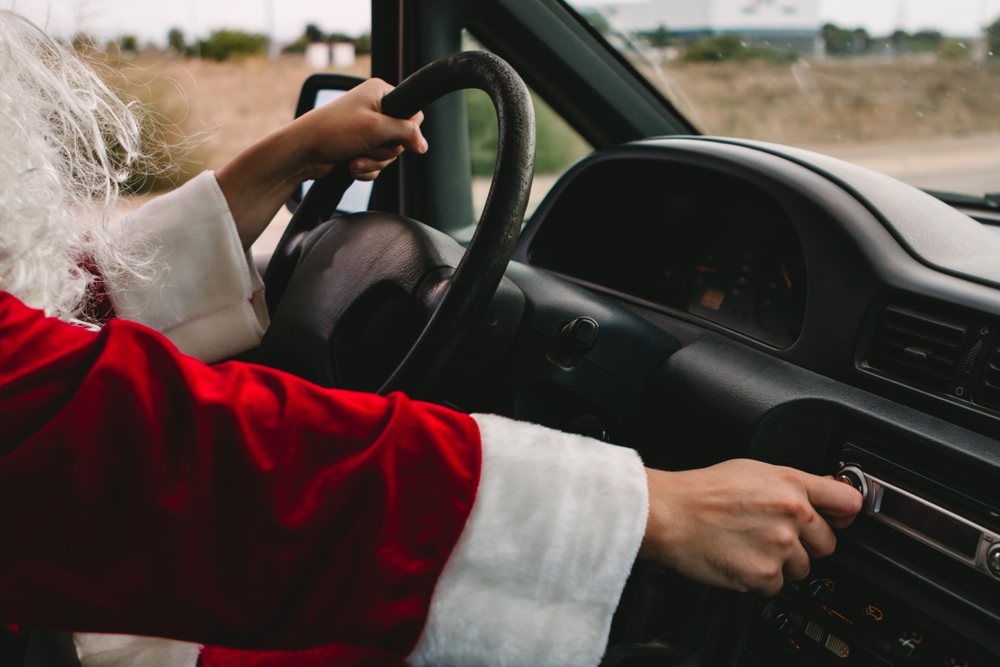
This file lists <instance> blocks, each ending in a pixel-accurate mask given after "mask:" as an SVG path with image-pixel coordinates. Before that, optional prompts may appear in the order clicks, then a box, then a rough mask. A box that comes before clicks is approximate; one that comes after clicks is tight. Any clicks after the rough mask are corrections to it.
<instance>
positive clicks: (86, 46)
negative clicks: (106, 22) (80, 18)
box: [70, 32, 97, 53]
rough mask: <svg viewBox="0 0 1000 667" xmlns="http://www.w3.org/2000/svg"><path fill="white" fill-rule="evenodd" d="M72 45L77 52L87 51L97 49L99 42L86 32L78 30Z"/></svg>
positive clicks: (71, 42)
mask: <svg viewBox="0 0 1000 667" xmlns="http://www.w3.org/2000/svg"><path fill="white" fill-rule="evenodd" d="M70 45H71V46H72V47H73V50H74V51H76V52H77V53H87V52H90V51H96V50H97V42H95V41H94V38H93V37H91V36H90V34H88V33H86V32H78V33H76V34H75V35H73V39H72V40H71V41H70Z"/></svg>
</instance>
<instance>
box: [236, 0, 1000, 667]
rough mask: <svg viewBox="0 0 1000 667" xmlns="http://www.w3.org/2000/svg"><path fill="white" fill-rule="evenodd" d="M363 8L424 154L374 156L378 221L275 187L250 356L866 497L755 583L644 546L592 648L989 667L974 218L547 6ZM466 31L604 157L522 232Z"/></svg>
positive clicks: (994, 290) (992, 425) (990, 516)
mask: <svg viewBox="0 0 1000 667" xmlns="http://www.w3.org/2000/svg"><path fill="white" fill-rule="evenodd" d="M372 17H373V25H372V44H373V59H372V74H373V76H377V77H380V78H383V79H385V80H387V81H389V82H390V83H393V84H399V83H400V82H401V81H403V80H404V79H407V77H409V76H410V75H411V74H413V73H414V72H417V71H418V70H421V68H423V67H424V66H425V65H428V64H429V63H434V65H431V66H430V67H428V68H427V69H426V70H421V72H420V74H419V75H417V76H415V77H413V79H410V80H408V81H407V83H406V84H404V86H401V87H400V89H399V90H398V91H396V92H399V93H400V94H399V95H397V96H396V97H397V98H398V100H393V101H392V102H387V109H395V111H387V112H388V113H394V114H395V115H399V116H400V117H404V116H407V115H408V114H411V113H413V112H414V111H415V110H416V109H419V108H424V109H425V114H426V120H425V122H424V125H423V129H424V133H425V135H426V136H427V138H428V141H429V143H430V145H431V146H433V147H434V150H432V151H429V152H428V153H427V154H426V155H410V154H406V155H404V156H403V157H402V159H401V160H399V161H398V162H397V164H396V165H393V167H391V168H390V169H388V170H386V172H385V173H384V174H383V175H382V176H381V177H380V178H379V179H378V180H377V182H376V184H375V187H374V190H373V192H372V195H371V204H370V211H368V212H363V213H357V214H354V215H342V216H340V217H337V216H338V214H336V213H334V211H335V209H336V208H337V201H339V199H340V195H341V194H342V193H343V191H344V189H345V188H346V187H347V185H349V182H339V183H338V182H335V181H336V178H340V179H341V181H343V179H344V175H343V174H341V175H340V176H339V177H336V178H331V179H329V180H327V181H326V182H324V181H320V182H318V183H317V184H316V185H315V186H314V187H313V188H312V189H311V190H310V195H309V196H307V197H306V199H305V200H303V201H302V202H301V204H297V203H295V202H293V203H291V204H290V206H298V210H297V211H296V214H295V217H293V220H292V223H291V224H290V226H289V230H287V231H286V234H285V237H283V239H282V243H281V244H279V248H278V250H277V251H276V252H275V255H274V256H273V257H272V259H271V264H270V266H268V267H267V275H266V276H265V280H266V282H267V284H268V290H269V292H268V299H269V306H270V307H271V310H272V315H273V321H272V326H271V329H270V330H269V332H268V334H267V336H266V337H265V340H264V343H263V345H262V346H261V348H260V350H258V351H255V352H254V353H253V354H254V355H255V357H254V358H255V359H256V360H258V361H262V362H263V363H269V364H271V365H274V366H277V367H280V368H285V369H287V370H290V371H292V372H295V373H297V374H299V375H302V376H303V377H307V378H310V379H313V380H314V381H316V382H319V383H321V384H325V385H330V386H344V387H349V388H354V389H362V390H369V391H381V392H383V393H386V392H388V391H392V390H397V389H402V390H404V391H407V392H408V393H411V394H413V395H414V396H416V397H419V398H423V399H426V400H432V401H436V402H439V403H442V404H445V405H449V406H451V407H454V408H456V409H459V410H463V411H468V412H473V411H476V412H493V413H498V414H504V415H507V416H510V417H513V418H516V419H522V420H527V421H532V422H536V423H539V424H543V425H546V426H550V427H553V428H557V429H562V430H565V431H570V432H576V433H581V434H584V435H588V436H591V437H594V438H598V439H601V440H605V441H608V442H611V443H614V444H617V445H622V446H626V447H631V448H634V449H636V450H637V451H638V452H639V453H640V454H641V456H642V458H643V460H644V462H645V463H646V465H648V466H652V467H659V468H663V469H672V470H677V469H686V468H693V467H700V466H708V465H712V464H714V463H718V462H721V461H724V460H726V459H731V458H737V457H750V458H755V459H759V460H762V461H766V462H769V463H773V464H778V465H785V466H792V467H795V468H799V469H802V470H805V471H808V472H811V473H815V474H821V475H833V476H836V477H837V478H838V479H839V480H840V481H843V482H845V483H849V484H851V485H852V486H854V487H855V488H857V489H858V490H859V491H861V492H862V493H863V494H864V497H865V504H864V509H863V510H862V513H861V515H859V517H858V519H857V520H856V521H855V523H854V524H853V525H852V526H851V527H850V528H849V529H846V530H844V531H841V532H840V534H839V535H838V548H837V551H836V553H835V554H834V555H833V556H831V557H828V558H825V559H820V560H817V561H815V562H814V563H813V568H812V571H811V573H810V575H809V577H808V578H807V579H806V580H804V581H801V582H787V583H786V585H785V587H784V589H783V590H782V592H781V594H780V595H778V596H777V597H774V598H772V599H764V598H758V597H755V596H752V595H749V594H737V593H733V592H729V591H721V590H715V589H710V588H707V587H704V586H701V585H698V584H695V583H694V582H691V581H687V580H684V579H683V578H682V577H680V576H678V575H676V574H675V573H672V572H669V571H667V570H664V569H661V568H658V567H656V566H653V565H650V564H648V563H643V562H642V561H639V562H637V564H636V566H635V568H634V570H633V572H632V575H631V577H630V579H629V582H628V584H627V586H626V589H625V592H624V594H623V597H622V600H621V603H620V605H619V608H618V611H617V612H616V615H615V619H614V622H613V625H612V631H611V638H610V642H609V646H608V650H607V653H606V655H605V657H604V661H603V663H602V664H604V665H608V666H610V665H622V666H626V665H628V666H631V665H720V666H721V665H734V666H735V665H741V666H747V667H749V666H757V665H786V664H787V665H809V666H818V665H859V666H861V665H864V666H865V667H870V666H876V665H879V666H881V665H911V664H914V665H916V664H920V665H935V666H941V667H945V666H947V667H962V666H964V665H996V664H1000V603H998V599H1000V514H998V510H1000V440H998V438H1000V260H998V258H1000V235H998V230H997V229H996V228H995V227H994V225H996V220H994V219H993V217H995V216H992V215H991V214H990V213H989V211H988V209H987V208H986V207H982V208H976V204H975V202H972V201H971V200H969V201H955V200H952V201H948V202H946V201H942V199H941V198H937V197H935V196H932V195H931V194H928V193H926V192H923V191H920V190H917V189H915V188H913V187H910V186H908V185H904V184H902V183H900V182H898V181H896V180H894V179H892V178H890V177H888V176H883V175H881V174H877V173H875V172H872V171H869V170H866V169H863V168H861V167H856V166H853V165H851V164H848V163H845V162H841V161H839V160H835V159H833V158H828V157H825V156H822V155H818V154H815V153H811V152H808V151H804V150H801V149H798V148H792V147H787V146H781V145H776V144H768V143H763V142H755V141H748V140H741V139H731V138H723V137H709V136H700V135H698V133H697V131H696V130H695V129H694V127H693V126H692V125H691V124H690V123H689V122H687V121H686V120H685V119H684V118H683V117H682V116H681V115H680V113H679V112H678V111H677V110H676V109H675V108H674V107H673V106H672V105H671V104H670V102H669V101H667V99H665V98H664V97H663V96H662V95H661V94H660V93H659V92H658V91H657V90H656V89H655V88H653V87H652V86H651V85H650V84H649V83H648V82H647V81H646V80H645V79H644V78H643V77H642V76H641V75H639V74H638V73H637V71H636V70H635V69H634V68H633V66H632V65H630V63H629V62H628V61H627V60H626V59H624V58H623V57H621V56H620V55H619V54H618V53H617V52H616V51H615V50H614V49H612V48H610V47H609V45H608V44H607V42H605V40H604V38H603V37H602V36H601V35H600V34H599V33H598V32H597V31H595V30H594V29H593V28H592V27H591V26H590V25H589V24H588V23H587V21H586V20H584V19H583V18H581V16H580V15H579V14H578V13H577V12H576V11H575V10H574V9H572V8H571V7H569V6H567V5H566V4H564V3H563V2H560V0H476V1H475V2H469V1H468V0H407V1H405V2H398V1H389V0H373V2H372ZM463 31H468V33H470V34H471V35H473V36H474V37H475V39H476V40H478V41H479V42H480V43H481V44H482V45H484V46H485V48H486V49H487V50H488V51H489V53H490V54H495V55H497V56H499V57H500V58H502V59H503V61H505V62H506V63H509V65H510V67H512V68H513V70H514V71H516V75H517V76H519V77H520V79H522V80H523V81H524V82H525V83H526V84H527V85H528V86H530V87H531V89H532V90H533V91H535V92H536V93H537V94H538V95H539V96H541V97H542V98H544V100H545V101H546V102H547V103H548V104H550V105H551V106H552V108H553V109H555V110H556V111H557V112H558V113H559V114H560V115H561V116H562V117H563V118H564V119H565V120H566V121H567V122H568V123H569V124H570V125H572V127H573V128H575V129H576V131H578V132H579V133H580V134H581V135H582V136H583V137H584V138H585V139H586V140H587V141H588V142H589V143H590V144H591V145H592V146H593V147H594V148H595V151H594V152H593V153H592V154H591V155H590V156H588V157H586V158H584V159H583V160H581V161H580V162H578V163H577V164H576V165H575V166H574V167H572V168H571V169H570V170H569V171H568V172H567V173H565V174H564V175H563V176H562V178H560V179H559V181H558V182H557V183H556V185H555V186H554V187H553V188H552V190H551V191H550V192H549V193H548V195H547V196H546V197H545V199H544V201H543V202H542V203H541V205H540V206H539V207H538V208H537V210H536V211H535V212H534V214H533V215H531V217H530V219H529V220H527V222H526V223H525V224H524V225H523V229H522V228H521V227H522V225H521V219H520V216H519V215H518V213H519V211H520V214H521V215H523V211H524V200H525V199H526V187H527V186H526V184H525V180H526V178H525V176H526V172H527V174H530V169H531V163H530V161H529V156H528V155H526V153H527V152H530V147H529V146H528V144H529V143H530V142H529V141H528V139H529V138H528V137H527V134H528V131H527V130H526V129H525V127H524V124H525V122H526V119H528V116H529V115H530V114H529V113H528V112H527V111H525V110H523V109H522V110H518V105H519V102H518V99H517V98H518V95H519V94H520V93H518V86H517V84H516V83H514V82H511V81H509V80H507V79H508V78H509V72H507V71H506V70H502V68H501V69H500V70H497V69H493V68H495V67H497V65H496V63H495V62H494V61H495V60H496V59H492V56H490V55H489V54H485V53H483V52H475V53H472V52H467V53H466V54H462V49H463V42H462V34H463ZM453 54H459V55H458V56H454V55H453ZM473 56H475V57H473ZM440 59H444V60H440ZM435 61H438V62H435ZM501 65H502V63H501ZM428 72H429V73H428ZM505 72H506V73H505ZM515 78H516V77H515ZM417 79H419V81H416V80H417ZM411 84H412V85H411ZM311 85H312V86H313V89H309V90H308V91H304V96H303V99H307V98H309V97H310V96H313V97H314V96H315V90H314V88H315V87H316V86H317V85H319V87H322V85H320V84H317V83H316V81H313V83H312V84H311ZM330 87H332V88H336V87H338V86H337V85H336V84H335V83H331V84H330ZM465 87H477V88H480V89H481V90H484V91H486V92H487V93H488V94H490V96H491V99H492V100H493V102H494V104H495V106H496V108H497V112H498V123H499V126H500V150H499V153H500V155H499V157H498V160H497V167H496V172H495V174H494V182H493V186H492V190H491V194H490V200H489V202H488V203H487V206H486V211H485V212H484V213H483V216H482V220H481V222H480V225H479V228H478V229H477V230H476V233H475V236H473V237H472V242H471V243H469V244H468V249H467V250H466V249H465V248H463V247H462V245H460V244H459V243H457V242H456V241H454V240H453V239H452V237H457V238H463V235H464V236H465V237H466V240H467V237H468V234H467V229H466V228H467V227H468V225H469V221H470V220H472V219H473V209H472V200H471V196H470V195H469V192H470V187H469V186H470V178H471V177H470V173H469V169H468V164H469V150H470V149H469V137H468V134H467V132H466V128H467V127H468V124H467V119H466V114H467V110H466V106H465V103H464V100H463V99H462V98H461V97H460V96H458V95H453V94H452V95H449V94H448V93H451V92H453V91H455V90H458V89H459V88H465ZM307 88H309V85H307ZM403 88H406V90H405V91H404V90H403ZM522 90H523V86H522ZM394 95H395V93H394ZM404 98H405V99H404ZM388 99H389V98H387V100H388ZM435 100H436V101H435ZM431 102H433V104H431ZM521 102H523V100H521ZM309 106H310V103H309V102H308V100H307V101H306V102H305V107H306V108H308V107H309ZM302 110H303V109H302V108H301V104H300V112H301V111H302ZM320 191H325V192H326V194H325V195H324V194H321V193H320ZM331 215H333V216H334V220H333V221H331V222H329V223H327V222H324V221H325V220H326V219H327V218H329V217H330V216H331ZM414 220H417V221H421V222H422V223H424V224H418V223H414V222H412V221H414ZM463 230H465V232H463ZM518 232H520V233H518ZM449 235H450V236H449ZM345 250H346V251H347V252H344V251H345ZM337 253H341V254H337ZM463 253H465V254H463ZM334 255H336V256H337V257H338V258H339V257H342V256H347V257H349V258H355V259H350V260H348V261H347V262H344V261H342V260H340V259H338V262H333V257H334ZM509 258H510V259H512V261H510V262H509V264H508V259H509ZM338 263H339V266H335V265H336V264H338ZM376 265H378V267H379V268H377V269H373V268H372V267H373V266H376ZM387 265H388V266H387ZM345 285H349V287H345Z"/></svg>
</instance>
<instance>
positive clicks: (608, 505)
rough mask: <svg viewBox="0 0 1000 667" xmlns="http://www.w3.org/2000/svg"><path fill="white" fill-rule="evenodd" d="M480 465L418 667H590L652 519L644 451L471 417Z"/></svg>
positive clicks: (417, 652)
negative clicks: (478, 441) (640, 453)
mask: <svg viewBox="0 0 1000 667" xmlns="http://www.w3.org/2000/svg"><path fill="white" fill-rule="evenodd" d="M473 417H474V418H475V420H476V422H477V423H478V425H479V430H480V434H481V437H482V443H483V444H482V451H483V466H482V473H481V477H480V482H479V490H478V492H477V495H476V500H475V503H474V505H473V508H472V512H471V514H470V515H469V520H468V523H466V526H465V529H464V531H463V532H462V536H461V538H460V539H459V541H458V543H457V544H456V546H455V550H454V551H453V552H452V554H451V557H450V558H449V559H448V562H447V564H446V565H445V568H444V572H443V573H442V575H441V578H440V579H439V580H438V583H437V586H436V587H435V589H434V595H433V597H432V599H431V609H430V614H429V616H428V619H427V625H426V626H425V628H424V631H423V634H422V635H421V637H420V640H419V642H418V643H417V646H416V648H415V649H414V651H413V653H411V654H410V656H409V657H408V658H407V660H408V662H409V663H410V664H411V665H413V666H414V667H431V666H433V667H449V666H454V667H477V666H479V665H502V666H504V667H514V666H519V665H523V666H524V667H559V666H563V665H565V666H566V667H570V666H572V667H589V666H594V665H597V664H598V663H599V662H600V659H601V655H602V654H603V652H604V648H605V644H606V643H607V639H608V631H609V629H610V626H611V616H612V614H613V613H614V610H615V607H617V605H618V599H619V597H620V596H621V592H622V589H623V587H624V585H625V580H626V578H627V577H628V574H629V571H630V569H631V567H632V562H633V561H634V560H635V557H636V554H637V553H638V550H639V545H640V542H641V541H642V536H643V534H644V532H645V528H646V516H647V513H648V511H649V499H648V492H647V484H646V473H645V469H644V468H643V465H642V461H641V460H640V459H639V456H638V454H636V453H635V452H634V451H632V450H630V449H625V448H622V447H614V446H612V445H606V444H603V443H600V442H597V441H595V440H591V439H589V438H584V437H581V436H576V435H569V434H566V433H561V432H559V431H553V430H550V429H546V428H543V427H540V426H535V425H532V424H525V423H521V422H516V421H511V420H509V419H504V418H502V417H496V416H491V415H473Z"/></svg>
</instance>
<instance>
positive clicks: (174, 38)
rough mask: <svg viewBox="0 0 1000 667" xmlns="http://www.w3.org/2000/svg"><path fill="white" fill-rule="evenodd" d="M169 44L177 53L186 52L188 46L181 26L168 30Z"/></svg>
mask: <svg viewBox="0 0 1000 667" xmlns="http://www.w3.org/2000/svg"><path fill="white" fill-rule="evenodd" d="M167 46H169V47H170V48H171V49H173V50H174V51H176V52H177V53H184V51H185V49H186V48H187V45H186V44H185V40H184V31H183V30H181V29H180V28H171V29H170V31H169V32H167Z"/></svg>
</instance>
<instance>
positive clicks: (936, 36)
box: [907, 30, 944, 53]
mask: <svg viewBox="0 0 1000 667" xmlns="http://www.w3.org/2000/svg"><path fill="white" fill-rule="evenodd" d="M943 39H944V35H942V34H941V33H940V32H938V31H937V30H921V31H920V32H915V33H913V34H912V35H910V38H909V39H908V40H907V46H908V50H910V51H916V52H919V53H926V52H928V51H937V50H938V48H939V47H940V46H941V41H942V40H943Z"/></svg>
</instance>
